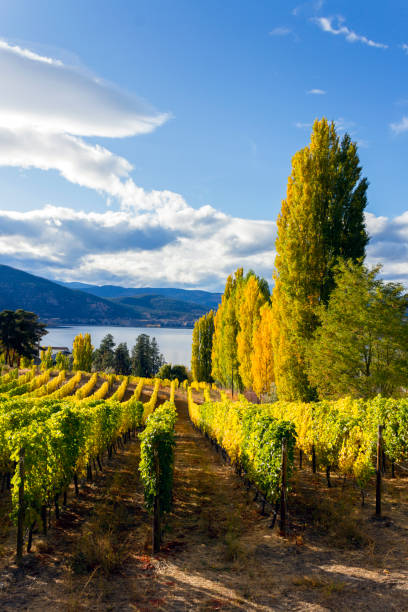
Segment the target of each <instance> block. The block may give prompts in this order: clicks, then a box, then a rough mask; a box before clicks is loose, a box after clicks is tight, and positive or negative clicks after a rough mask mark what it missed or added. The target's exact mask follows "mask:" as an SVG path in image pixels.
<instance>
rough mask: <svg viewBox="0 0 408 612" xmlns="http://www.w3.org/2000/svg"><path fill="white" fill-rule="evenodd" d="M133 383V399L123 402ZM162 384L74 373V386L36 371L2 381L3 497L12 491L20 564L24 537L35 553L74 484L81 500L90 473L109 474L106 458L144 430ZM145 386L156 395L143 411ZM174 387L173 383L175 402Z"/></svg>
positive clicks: (0, 469) (0, 463) (10, 375)
mask: <svg viewBox="0 0 408 612" xmlns="http://www.w3.org/2000/svg"><path fill="white" fill-rule="evenodd" d="M81 382H83V384H82V386H81ZM100 383H102V384H100ZM114 383H116V390H114V392H113V393H112V389H113V385H114ZM131 383H133V385H134V390H133V393H131V395H130V397H129V399H127V400H126V401H123V400H124V397H125V394H126V392H127V391H128V387H129V384H131ZM162 383H163V381H159V380H155V381H152V380H149V379H143V378H141V379H138V378H137V379H136V378H135V377H126V376H125V377H115V376H114V375H106V374H104V373H94V374H92V375H90V376H89V375H86V374H85V373H82V372H76V373H74V374H73V375H71V377H70V378H69V377H68V374H67V373H66V372H65V371H61V372H58V373H57V374H56V375H54V372H53V371H52V370H47V371H45V372H40V373H38V372H37V371H36V369H35V368H33V369H31V370H29V371H28V372H26V373H24V374H22V375H20V376H19V375H18V371H16V370H12V371H9V372H8V373H6V374H5V375H3V376H2V377H0V481H1V492H2V493H4V492H5V491H6V490H7V489H11V503H12V517H13V519H14V520H15V521H16V522H17V525H18V540H17V553H18V557H21V554H22V547H23V543H24V542H23V538H24V534H25V533H28V543H27V548H28V550H29V549H30V547H31V541H32V534H33V531H34V529H35V528H36V526H38V525H39V524H42V528H43V531H44V532H46V530H47V520H48V519H47V516H48V517H49V514H50V512H51V508H53V509H54V510H55V515H56V516H57V517H58V515H59V502H60V498H61V496H63V499H64V503H65V502H66V496H67V490H68V487H69V485H70V483H71V482H74V486H75V491H76V494H78V482H79V481H81V479H84V478H87V479H88V480H91V479H92V469H102V468H103V462H104V457H105V455H106V454H107V455H108V457H111V456H112V452H113V451H115V452H116V450H117V448H118V447H121V446H123V444H125V443H126V441H127V440H129V439H130V437H131V435H132V434H133V435H134V434H135V432H136V431H137V430H140V429H141V428H142V427H143V426H144V424H145V423H146V421H147V420H148V417H149V415H151V414H152V413H153V411H154V409H155V407H156V404H157V400H158V393H159V389H160V385H161V384H162ZM98 384H100V386H99V387H97V385H98ZM147 385H152V386H153V391H152V393H151V395H150V398H149V399H148V401H146V402H145V403H144V404H143V403H142V402H141V401H140V397H141V394H142V391H143V388H144V387H145V386H147ZM175 387H176V383H175V382H173V383H171V385H170V393H171V394H172V395H173V397H174V391H175ZM109 392H110V397H109V398H108V399H104V398H106V396H107V395H108V393H109ZM128 395H129V394H128Z"/></svg>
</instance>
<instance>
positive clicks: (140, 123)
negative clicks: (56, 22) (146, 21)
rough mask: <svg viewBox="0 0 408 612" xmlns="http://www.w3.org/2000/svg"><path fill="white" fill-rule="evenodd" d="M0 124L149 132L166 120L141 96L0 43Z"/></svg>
mask: <svg viewBox="0 0 408 612" xmlns="http://www.w3.org/2000/svg"><path fill="white" fill-rule="evenodd" d="M0 73H1V76H2V95H1V99H0V126H3V127H7V128H9V129H21V128H30V129H32V128H33V127H34V128H36V129H40V130H41V131H44V132H45V131H47V132H57V133H61V132H66V133H69V134H75V135H77V136H100V137H124V136H133V135H136V134H143V133H146V132H151V131H152V130H154V129H155V128H156V127H158V126H160V125H161V124H163V123H164V122H165V121H166V120H167V119H168V114H164V113H158V112H157V111H155V110H154V109H153V108H152V107H151V106H150V105H148V104H147V103H146V102H144V101H143V100H140V99H139V98H136V97H135V96H132V95H130V94H128V93H126V92H123V91H121V90H119V89H118V88H116V87H114V86H113V85H110V84H108V83H106V82H104V81H103V80H101V79H99V78H96V77H94V76H92V75H89V74H88V73H85V72H83V71H80V70H78V69H77V68H72V67H70V66H66V65H64V64H63V63H62V62H61V61H59V60H53V59H52V58H48V57H43V56H40V55H38V54H37V53H33V52H32V51H30V50H27V49H21V48H20V47H16V46H12V45H10V44H8V43H7V42H5V41H2V42H1V44H0Z"/></svg>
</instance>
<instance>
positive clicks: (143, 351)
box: [131, 334, 164, 378]
mask: <svg viewBox="0 0 408 612" xmlns="http://www.w3.org/2000/svg"><path fill="white" fill-rule="evenodd" d="M131 363H132V374H133V375H134V376H143V377H145V378H153V377H154V376H156V374H157V372H158V371H159V370H160V368H161V366H162V365H163V364H164V359H163V355H161V353H160V351H159V347H158V345H157V341H156V338H152V339H151V340H150V336H148V335H147V334H140V335H139V336H138V337H137V339H136V344H135V346H134V347H133V348H132V357H131Z"/></svg>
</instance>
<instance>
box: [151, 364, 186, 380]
mask: <svg viewBox="0 0 408 612" xmlns="http://www.w3.org/2000/svg"><path fill="white" fill-rule="evenodd" d="M157 378H160V379H161V380H178V381H179V382H180V383H181V382H183V381H184V380H188V373H187V369H186V366H183V365H172V364H171V363H165V364H164V365H162V367H161V368H160V370H159V372H158V374H157Z"/></svg>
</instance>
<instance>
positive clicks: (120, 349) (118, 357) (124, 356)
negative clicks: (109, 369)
mask: <svg viewBox="0 0 408 612" xmlns="http://www.w3.org/2000/svg"><path fill="white" fill-rule="evenodd" d="M113 368H114V370H115V372H116V374H125V375H126V376H127V375H128V374H130V372H131V362H130V355H129V350H128V347H127V344H126V342H121V343H120V344H118V346H117V347H116V349H115V353H114V359H113Z"/></svg>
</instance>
